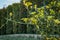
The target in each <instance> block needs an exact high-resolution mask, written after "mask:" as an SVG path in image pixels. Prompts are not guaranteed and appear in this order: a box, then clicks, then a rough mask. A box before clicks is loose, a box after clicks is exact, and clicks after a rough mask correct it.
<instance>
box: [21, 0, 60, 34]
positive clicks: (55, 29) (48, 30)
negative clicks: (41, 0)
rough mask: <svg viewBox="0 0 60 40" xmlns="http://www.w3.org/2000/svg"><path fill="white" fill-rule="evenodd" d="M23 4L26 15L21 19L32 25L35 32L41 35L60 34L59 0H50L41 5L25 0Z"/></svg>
mask: <svg viewBox="0 0 60 40" xmlns="http://www.w3.org/2000/svg"><path fill="white" fill-rule="evenodd" d="M23 4H24V5H25V7H26V9H27V11H28V15H27V18H22V19H21V20H23V21H24V22H25V23H27V24H31V25H34V28H35V31H36V33H38V34H42V35H44V34H46V35H50V34H51V35H53V34H60V32H59V30H60V1H50V2H49V3H48V4H45V5H44V6H41V7H37V4H33V2H29V1H25V0H24V1H23ZM28 28H29V26H28Z"/></svg>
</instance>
